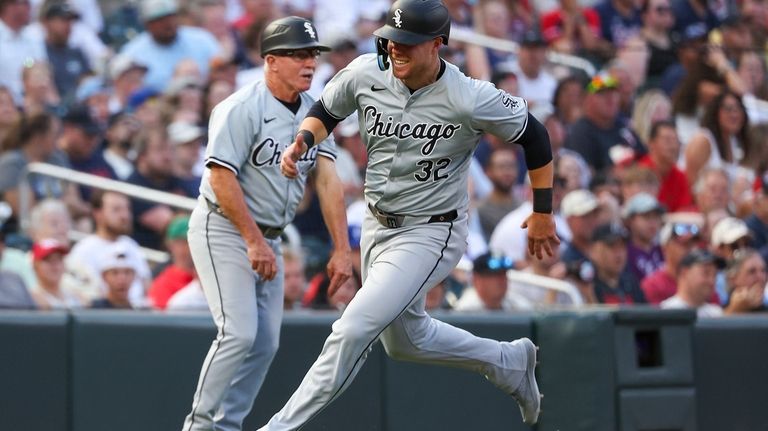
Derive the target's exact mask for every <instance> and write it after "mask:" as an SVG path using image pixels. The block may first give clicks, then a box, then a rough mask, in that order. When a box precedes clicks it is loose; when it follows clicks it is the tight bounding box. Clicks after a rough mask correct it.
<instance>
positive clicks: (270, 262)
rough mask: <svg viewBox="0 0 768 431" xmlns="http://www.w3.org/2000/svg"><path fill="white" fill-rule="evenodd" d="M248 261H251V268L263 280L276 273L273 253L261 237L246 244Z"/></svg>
mask: <svg viewBox="0 0 768 431" xmlns="http://www.w3.org/2000/svg"><path fill="white" fill-rule="evenodd" d="M248 261H249V262H251V268H253V270H254V271H256V273H257V274H259V276H261V278H263V279H264V280H272V279H273V278H275V275H277V263H276V261H275V253H273V252H272V247H270V246H269V244H267V242H266V241H264V239H263V238H262V239H261V240H260V241H257V242H256V243H255V244H249V245H248Z"/></svg>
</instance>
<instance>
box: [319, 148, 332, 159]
mask: <svg viewBox="0 0 768 431" xmlns="http://www.w3.org/2000/svg"><path fill="white" fill-rule="evenodd" d="M317 154H322V155H323V156H325V157H328V158H329V159H331V160H334V161H335V160H336V154H333V153H332V152H330V151H323V150H321V149H319V148H318V149H317Z"/></svg>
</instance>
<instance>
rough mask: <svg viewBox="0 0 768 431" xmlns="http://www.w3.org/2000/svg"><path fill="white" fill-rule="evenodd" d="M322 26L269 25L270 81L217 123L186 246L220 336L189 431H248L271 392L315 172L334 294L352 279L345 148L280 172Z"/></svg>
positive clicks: (238, 100) (327, 149) (216, 113)
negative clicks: (292, 250) (266, 386)
mask: <svg viewBox="0 0 768 431" xmlns="http://www.w3.org/2000/svg"><path fill="white" fill-rule="evenodd" d="M328 50H329V48H327V47H326V46H323V45H321V44H320V43H319V42H318V37H317V33H316V30H315V28H314V26H313V25H312V23H311V22H310V21H308V20H306V19H303V18H299V17H287V18H281V19H278V20H276V21H273V22H272V23H270V24H268V25H267V26H266V28H265V29H264V32H263V33H262V36H261V55H262V57H264V64H265V66H264V69H265V72H264V80H263V81H261V80H260V81H257V82H254V83H252V84H250V85H247V86H246V87H244V88H242V89H241V90H239V91H237V92H236V93H234V94H233V95H231V96H230V97H228V98H227V99H225V100H224V101H222V102H221V103H220V104H219V105H217V106H216V107H215V108H214V110H213V113H212V114H211V121H210V126H209V139H208V147H207V149H206V156H205V164H206V170H205V172H204V174H203V179H202V182H201V185H200V198H199V199H198V203H199V204H198V206H197V208H196V209H195V210H194V211H193V213H192V217H191V219H190V223H189V233H188V240H189V246H190V250H191V252H192V258H193V260H194V262H195V268H196V269H197V272H198V276H199V278H200V282H201V284H202V287H203V291H204V293H205V297H206V299H207V301H208V306H209V308H210V309H211V313H212V314H213V318H214V322H215V323H216V326H217V329H218V334H217V336H216V339H215V340H214V341H213V343H212V344H211V348H210V350H209V351H208V356H207V357H206V358H205V362H204V363H203V367H202V370H201V371H200V379H199V382H198V386H197V390H196V391H195V394H194V398H193V402H192V411H191V413H190V414H189V415H188V416H187V418H186V421H185V423H184V427H183V430H184V431H199V430H206V431H210V430H213V429H216V430H227V431H234V430H240V429H241V427H242V422H243V419H244V418H245V416H246V415H247V414H248V412H249V411H250V410H251V406H252V405H253V402H254V399H255V398H256V395H257V393H258V392H259V388H260V387H261V385H262V383H263V382H264V377H265V376H266V374H267V370H268V369H269V365H270V363H271V362H272V358H273V357H274V355H275V352H276V350H277V346H278V340H279V338H280V323H281V320H282V315H283V280H284V269H283V265H284V264H283V257H282V251H281V248H280V243H281V239H280V238H281V233H282V231H283V228H284V227H285V226H286V225H287V224H288V223H290V222H291V221H292V219H293V217H294V214H295V212H296V207H297V206H298V204H299V201H300V200H301V198H302V196H303V194H304V185H305V183H306V180H307V176H308V175H309V171H310V170H311V169H313V168H316V177H315V179H316V182H315V190H317V193H318V195H319V197H320V206H321V209H322V213H323V217H324V219H325V222H326V225H327V226H328V230H329V231H330V235H331V238H332V239H333V244H334V249H333V252H332V255H331V259H330V261H329V263H328V276H329V279H330V288H329V290H331V291H335V290H336V289H337V288H338V286H340V285H341V284H343V283H344V282H345V281H346V279H347V278H349V276H350V275H351V274H352V261H351V258H350V248H349V240H348V239H347V223H346V213H345V211H346V210H345V208H344V200H343V191H342V187H341V183H340V181H339V178H338V177H337V175H336V167H335V163H334V160H335V159H336V147H335V145H334V143H333V140H332V138H331V137H329V138H328V139H326V140H323V141H322V142H320V143H319V144H318V145H316V146H315V147H314V148H312V150H311V151H309V152H308V153H307V154H305V155H304V156H302V157H301V159H300V160H298V162H297V170H298V175H297V176H296V178H295V179H289V178H286V177H285V176H283V174H282V173H281V172H280V159H281V155H282V153H283V152H284V151H285V148H286V147H287V146H288V145H290V144H291V142H292V141H293V138H294V136H296V133H297V132H298V125H299V122H300V120H301V119H302V118H304V116H305V115H306V114H307V112H308V111H309V108H310V106H312V104H313V103H314V100H313V99H312V98H311V97H310V96H309V95H307V94H306V91H307V90H308V89H309V87H310V83H311V82H312V77H313V75H314V72H315V68H316V66H317V57H318V55H319V54H320V51H328Z"/></svg>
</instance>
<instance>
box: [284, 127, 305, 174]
mask: <svg viewBox="0 0 768 431" xmlns="http://www.w3.org/2000/svg"><path fill="white" fill-rule="evenodd" d="M306 151H307V144H305V143H304V136H303V135H301V134H299V135H298V136H296V140H295V141H293V143H292V144H291V145H289V146H288V148H286V149H285V152H283V157H282V160H280V172H282V173H283V175H285V176H286V177H288V178H296V177H297V176H298V175H299V168H298V166H296V163H297V162H298V161H299V158H300V157H301V156H302V155H303V154H304V152H306Z"/></svg>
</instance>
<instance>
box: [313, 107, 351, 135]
mask: <svg viewBox="0 0 768 431" xmlns="http://www.w3.org/2000/svg"><path fill="white" fill-rule="evenodd" d="M307 117H315V118H317V119H318V120H320V121H321V122H322V123H323V126H325V131H326V132H328V134H329V135H330V134H331V132H332V131H333V129H334V128H335V127H336V125H337V124H339V122H341V120H343V118H341V119H339V118H336V117H334V116H333V115H331V114H330V113H329V112H328V111H327V110H326V109H325V106H323V102H321V101H320V100H317V101H316V102H315V104H314V105H312V107H311V108H309V112H307Z"/></svg>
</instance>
